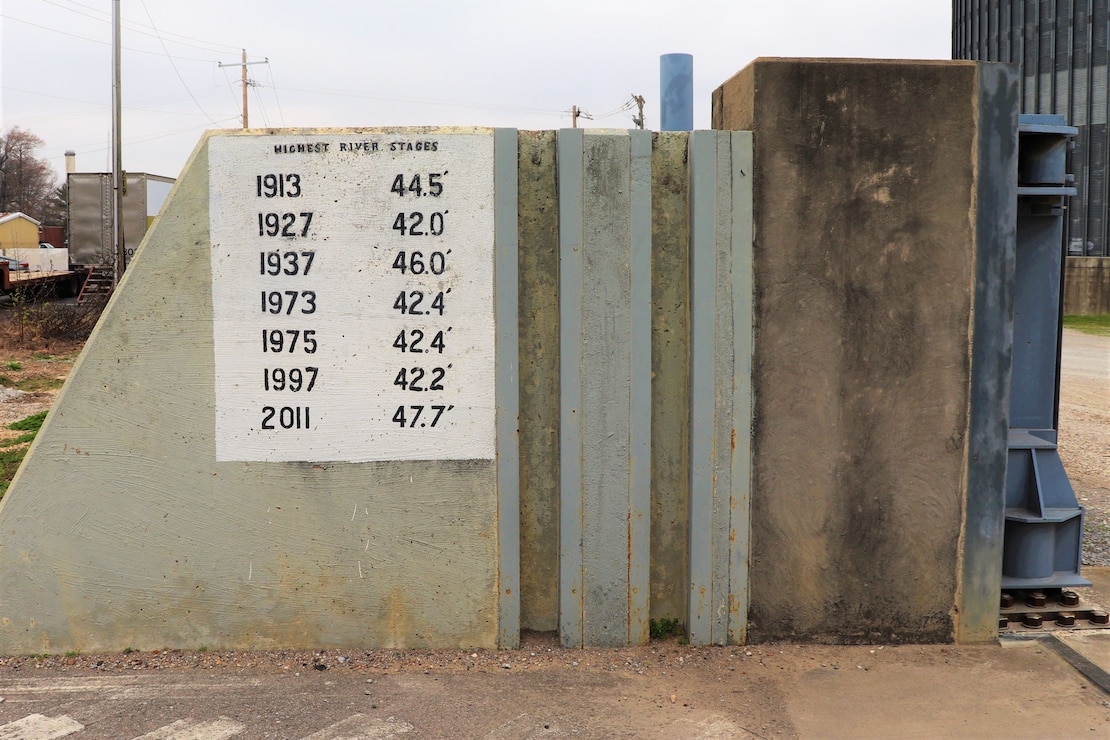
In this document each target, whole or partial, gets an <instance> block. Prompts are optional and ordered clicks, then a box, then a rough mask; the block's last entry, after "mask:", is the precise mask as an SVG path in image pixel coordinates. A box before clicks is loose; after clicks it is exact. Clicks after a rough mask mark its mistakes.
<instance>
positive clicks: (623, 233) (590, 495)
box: [559, 129, 651, 646]
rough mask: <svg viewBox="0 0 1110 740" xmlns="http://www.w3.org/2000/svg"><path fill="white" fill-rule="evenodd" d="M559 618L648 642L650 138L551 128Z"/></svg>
mask: <svg viewBox="0 0 1110 740" xmlns="http://www.w3.org/2000/svg"><path fill="white" fill-rule="evenodd" d="M559 208H560V223H559V237H560V245H559V248H560V300H561V310H560V311H561V312H560V388H561V418H560V433H561V448H560V465H561V478H560V560H559V564H560V573H559V580H560V613H559V628H560V633H561V636H562V641H563V644H564V645H567V646H582V645H591V646H619V645H629V644H642V643H644V642H646V641H647V638H648V624H649V614H648V597H649V587H650V573H649V558H650V542H649V539H650V505H651V498H650V473H651V378H650V370H651V277H650V276H651V134H650V133H648V132H629V133H623V132H622V133H619V134H614V133H606V134H585V133H583V132H582V131H577V130H573V129H572V130H563V131H560V132H559Z"/></svg>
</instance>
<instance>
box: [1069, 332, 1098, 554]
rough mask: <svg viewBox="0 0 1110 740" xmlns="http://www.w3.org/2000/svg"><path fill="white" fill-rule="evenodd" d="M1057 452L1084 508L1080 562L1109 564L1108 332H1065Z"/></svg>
mask: <svg viewBox="0 0 1110 740" xmlns="http://www.w3.org/2000/svg"><path fill="white" fill-rule="evenodd" d="M1060 377H1061V380H1060V429H1059V431H1060V440H1059V441H1060V457H1061V459H1062V460H1063V461H1064V469H1065V470H1066V471H1067V473H1068V478H1069V479H1070V480H1071V484H1072V487H1073V488H1074V489H1075V493H1076V497H1077V498H1078V499H1079V503H1080V505H1082V506H1083V507H1085V508H1086V510H1087V514H1086V519H1085V521H1084V533H1083V564H1084V565H1099V566H1110V337H1108V336H1092V335H1090V334H1081V333H1079V332H1077V331H1072V330H1070V329H1068V330H1065V331H1064V353H1063V362H1062V369H1061V376H1060Z"/></svg>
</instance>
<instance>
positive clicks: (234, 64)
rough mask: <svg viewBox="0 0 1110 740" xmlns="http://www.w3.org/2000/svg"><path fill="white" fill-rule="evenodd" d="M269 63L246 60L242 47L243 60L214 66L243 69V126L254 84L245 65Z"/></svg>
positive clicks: (248, 124)
mask: <svg viewBox="0 0 1110 740" xmlns="http://www.w3.org/2000/svg"><path fill="white" fill-rule="evenodd" d="M117 1H118V0H117ZM269 63H270V59H269V57H267V58H266V59H263V60H262V61H261V62H248V61H247V50H246V49H243V61H241V62H231V63H230V64H224V63H223V62H217V63H216V66H218V67H219V68H220V69H223V68H224V67H241V68H242V69H243V128H250V118H249V115H248V113H247V88H248V87H250V86H252V85H254V84H255V83H254V82H252V81H251V80H248V79H247V65H249V64H269Z"/></svg>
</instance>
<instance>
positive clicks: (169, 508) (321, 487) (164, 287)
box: [0, 138, 498, 653]
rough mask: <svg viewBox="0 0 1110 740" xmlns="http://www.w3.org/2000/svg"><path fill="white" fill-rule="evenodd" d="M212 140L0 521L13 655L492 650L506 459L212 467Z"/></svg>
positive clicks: (2, 581) (113, 307)
mask: <svg viewBox="0 0 1110 740" xmlns="http://www.w3.org/2000/svg"><path fill="white" fill-rule="evenodd" d="M207 155H208V139H207V138H206V139H204V140H202V142H201V144H200V145H199V146H198V148H197V150H196V152H195V153H194V155H193V158H192V159H191V160H190V164H188V165H187V166H186V170H185V174H184V175H183V177H182V178H181V179H180V180H179V182H178V184H177V186H176V191H175V193H174V195H173V197H172V199H171V201H170V203H169V204H168V205H167V208H166V211H165V213H164V214H163V215H162V217H161V218H160V219H159V221H158V223H157V224H156V226H155V228H154V230H153V231H152V232H151V233H150V234H149V235H148V238H147V240H146V242H145V244H144V246H143V247H142V249H141V252H140V254H139V256H138V257H137V258H136V260H135V262H134V263H133V265H132V266H131V267H130V269H129V270H128V273H127V275H126V278H125V280H124V281H123V282H122V283H121V285H120V287H119V289H118V290H117V291H116V294H115V296H114V298H113V300H112V302H111V304H110V305H109V307H108V309H107V312H106V314H105V315H104V317H103V318H102V320H101V323H100V325H99V326H98V328H97V330H96V332H95V333H94V335H93V337H92V338H91V339H90V341H89V343H88V345H87V348H86V351H85V353H84V354H83V355H82V357H81V359H80V361H79V362H78V364H77V365H76V367H75V368H74V370H73V373H72V375H71V377H70V380H69V382H68V384H67V386H66V387H65V389H64V391H63V392H62V394H61V396H60V397H59V399H58V401H57V403H56V405H55V408H54V411H53V413H52V414H51V417H50V419H49V420H48V422H47V424H46V426H45V427H44V428H43V430H42V431H41V433H40V434H39V437H38V439H37V441H36V442H35V445H34V447H33V448H32V451H31V454H30V455H29V456H28V458H27V460H26V462H25V464H24V466H23V468H22V470H21V471H20V473H19V475H18V477H17V478H16V480H15V481H14V483H13V485H12V488H11V490H10V491H9V492H8V494H7V496H5V498H4V500H3V502H2V505H0V594H2V597H0V651H2V652H5V653H28V652H30V653H40V652H50V653H60V652H66V651H80V652H86V653H87V652H92V651H103V650H122V649H124V648H136V649H152V648H163V647H169V648H198V647H200V646H206V647H209V648H213V649H219V648H237V649H274V648H292V647H305V648H310V647H326V646H333V647H340V646H347V647H363V646H367V645H378V646H388V645H393V646H459V647H463V646H487V647H488V646H493V645H495V644H496V638H497V630H498V594H497V591H498V581H497V562H498V551H497V517H496V512H497V485H496V468H495V463H494V462H493V461H432V462H429V461H418V462H406V463H360V464H347V463H334V464H333V463H326V464H312V463H243V462H222V463H217V462H216V461H215V440H214V434H213V430H214V423H215V422H214V408H213V407H214V395H213V394H214V388H213V372H214V360H213V339H212V321H213V316H212V305H211V294H210V291H209V289H208V286H209V285H210V284H211V267H210V241H209V216H208V208H209V193H208V173H207Z"/></svg>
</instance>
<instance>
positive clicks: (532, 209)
mask: <svg viewBox="0 0 1110 740" xmlns="http://www.w3.org/2000/svg"><path fill="white" fill-rule="evenodd" d="M555 140H556V133H555V132H554V131H521V132H520V135H519V145H520V153H519V164H518V167H519V172H520V177H519V185H518V188H519V197H520V207H519V210H518V213H519V239H520V320H519V326H520V418H521V420H522V423H521V424H520V579H521V593H520V598H521V605H520V607H521V614H520V625H521V628H523V629H532V630H554V629H556V628H557V627H558V615H559V453H558V450H559V191H558V184H557V182H556V177H555V173H556V159H555V157H556V147H555Z"/></svg>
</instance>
